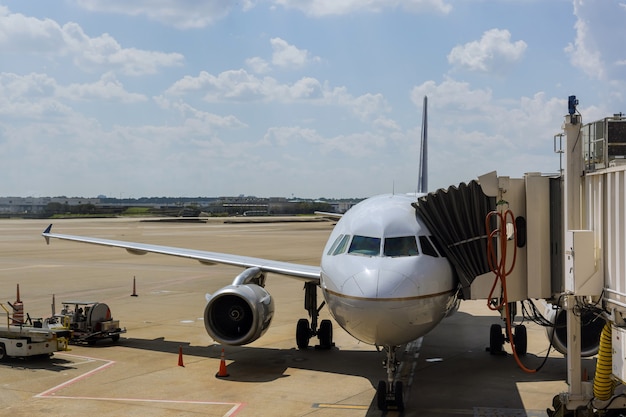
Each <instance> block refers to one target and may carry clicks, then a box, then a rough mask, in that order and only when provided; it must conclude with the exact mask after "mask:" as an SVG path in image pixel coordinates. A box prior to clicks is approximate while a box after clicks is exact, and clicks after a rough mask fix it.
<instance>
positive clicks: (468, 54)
mask: <svg viewBox="0 0 626 417" xmlns="http://www.w3.org/2000/svg"><path fill="white" fill-rule="evenodd" d="M526 46H527V45H526V42H524V41H516V42H511V33H510V32H509V31H508V30H501V29H491V30H488V31H486V32H485V33H483V36H482V37H481V39H480V41H473V42H469V43H466V44H465V45H458V46H455V47H454V48H452V51H450V53H449V54H448V62H449V63H450V64H452V65H453V66H455V67H459V68H465V69H468V70H470V71H482V72H492V71H495V72H499V71H502V70H504V69H506V68H507V67H508V66H510V65H511V64H512V63H515V62H518V61H519V60H521V59H522V56H523V55H524V51H526Z"/></svg>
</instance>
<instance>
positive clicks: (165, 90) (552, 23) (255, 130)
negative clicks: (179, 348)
mask: <svg viewBox="0 0 626 417" xmlns="http://www.w3.org/2000/svg"><path fill="white" fill-rule="evenodd" d="M625 21H626V0H621V1H614V0H603V1H589V0H550V1H545V0H240V1H232V0H205V1H197V0H133V1H131V2H129V1H122V0H107V1H96V0H59V1H49V0H32V1H23V0H0V196H21V197H29V196H32V197H43V196H67V197H95V196H98V195H106V196H109V197H118V198H140V197H157V196H169V197H184V196H187V197H198V196H207V197H212V196H236V195H241V194H243V195H250V196H257V197H288V198H290V197H300V198H356V197H359V198H363V197H369V196H373V195H376V194H383V193H391V192H414V191H415V190H416V187H417V171H418V161H419V139H420V130H421V124H422V116H421V115H422V107H423V104H422V103H423V98H424V96H428V128H429V130H428V132H429V135H428V140H429V144H428V156H429V162H428V164H429V189H430V190H431V191H434V190H436V189H439V188H448V187H450V186H456V185H458V184H460V183H463V182H465V183H467V182H469V181H471V180H473V179H476V178H477V177H478V176H480V175H482V174H485V173H488V172H491V171H494V170H495V171H497V173H498V175H500V176H511V177H515V178H521V177H522V176H523V174H524V173H526V172H542V173H554V172H557V171H558V169H559V154H557V153H555V152H554V136H555V135H556V134H558V133H560V132H561V131H562V130H561V125H562V123H563V121H564V116H565V115H566V114H567V98H568V96H570V95H576V96H577V98H578V100H579V106H578V110H579V111H580V114H581V115H582V120H583V123H587V122H591V121H594V120H599V119H602V118H604V117H608V116H611V115H613V114H614V113H619V112H626V48H624V46H623V42H624V39H626V25H624V23H623V22H625Z"/></svg>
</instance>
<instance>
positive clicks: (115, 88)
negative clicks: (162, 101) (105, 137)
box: [58, 73, 148, 103]
mask: <svg viewBox="0 0 626 417" xmlns="http://www.w3.org/2000/svg"><path fill="white" fill-rule="evenodd" d="M58 92H59V96H62V97H65V98H69V99H72V100H109V101H119V102H122V103H136V102H141V101H147V100H148V98H147V97H146V96H145V95H143V94H136V93H129V92H128V91H126V90H125V89H124V86H123V85H122V83H121V82H120V81H118V80H117V79H116V78H115V75H114V74H112V73H107V74H104V75H103V76H102V77H101V78H100V79H99V80H98V81H96V82H95V83H90V84H85V83H83V84H70V85H68V86H67V87H59V88H58Z"/></svg>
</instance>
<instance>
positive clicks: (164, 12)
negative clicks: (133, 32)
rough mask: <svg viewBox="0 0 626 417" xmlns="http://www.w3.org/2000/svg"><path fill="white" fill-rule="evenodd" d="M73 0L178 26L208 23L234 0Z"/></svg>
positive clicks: (94, 8) (246, 4) (247, 4)
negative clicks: (130, 0) (129, 0)
mask: <svg viewBox="0 0 626 417" xmlns="http://www.w3.org/2000/svg"><path fill="white" fill-rule="evenodd" d="M76 3H77V4H78V5H79V6H81V7H83V8H85V9H87V10H90V11H94V12H106V13H117V14H125V15H130V16H146V17H147V18H148V19H150V20H154V21H156V22H159V23H161V24H163V25H166V26H174V27H176V28H179V29H194V28H202V27H205V26H209V25H211V24H213V23H215V22H216V21H218V20H220V19H222V18H224V17H225V16H227V15H228V13H229V12H230V11H231V9H232V6H233V4H234V2H231V1H222V0H210V1H197V0H133V1H132V2H128V1H124V0H108V1H98V0H76ZM252 5H253V3H252V2H250V1H244V2H243V4H242V8H243V9H244V10H248V9H250V8H251V7H252Z"/></svg>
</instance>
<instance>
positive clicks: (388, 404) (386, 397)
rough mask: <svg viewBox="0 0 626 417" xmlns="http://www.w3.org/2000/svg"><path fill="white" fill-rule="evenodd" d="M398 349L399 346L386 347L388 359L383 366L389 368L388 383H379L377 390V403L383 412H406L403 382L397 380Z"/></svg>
mask: <svg viewBox="0 0 626 417" xmlns="http://www.w3.org/2000/svg"><path fill="white" fill-rule="evenodd" d="M396 349H397V346H385V351H386V352H387V359H386V360H385V361H384V362H383V364H384V365H385V368H387V381H382V380H381V381H378V388H377V389H376V403H377V405H378V409H379V410H381V411H386V410H389V409H393V410H398V411H403V410H404V396H403V386H402V381H396V380H395V376H396V371H397V369H398V364H399V362H398V360H397V357H396Z"/></svg>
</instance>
